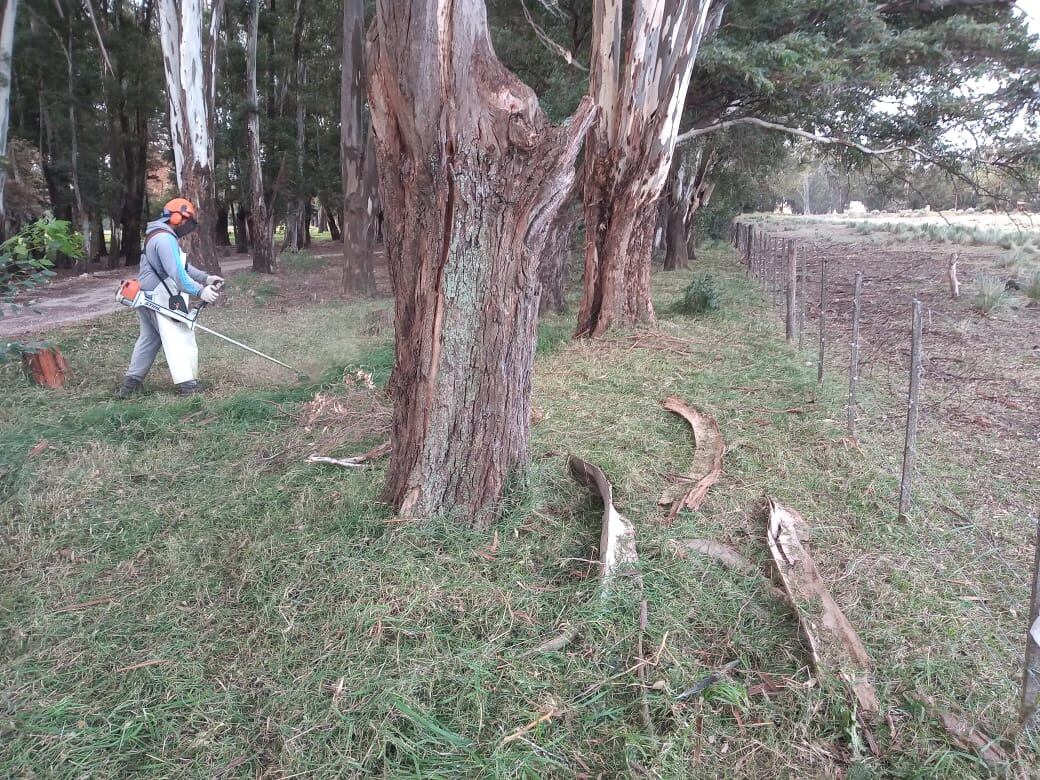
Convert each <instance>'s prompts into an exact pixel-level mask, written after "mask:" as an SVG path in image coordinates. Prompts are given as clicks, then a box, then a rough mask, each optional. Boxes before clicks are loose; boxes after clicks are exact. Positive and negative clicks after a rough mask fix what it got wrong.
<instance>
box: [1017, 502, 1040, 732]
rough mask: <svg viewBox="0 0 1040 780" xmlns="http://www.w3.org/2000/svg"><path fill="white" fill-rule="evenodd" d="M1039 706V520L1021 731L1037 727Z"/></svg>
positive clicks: (1024, 676)
mask: <svg viewBox="0 0 1040 780" xmlns="http://www.w3.org/2000/svg"><path fill="white" fill-rule="evenodd" d="M1038 705H1040V518H1038V522H1037V525H1036V555H1035V556H1034V558H1033V596H1032V598H1031V599H1030V601H1029V628H1028V630H1027V632H1026V665H1025V669H1024V670H1023V672H1022V704H1021V708H1020V709H1019V720H1020V723H1021V726H1022V728H1023V729H1030V728H1032V727H1033V726H1036V725H1037V717H1036V716H1037V708H1038Z"/></svg>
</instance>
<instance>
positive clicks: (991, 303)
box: [971, 274, 1007, 314]
mask: <svg viewBox="0 0 1040 780" xmlns="http://www.w3.org/2000/svg"><path fill="white" fill-rule="evenodd" d="M975 288H976V290H975V295H973V296H972V299H971V307H972V308H973V309H975V311H977V312H978V313H979V314H992V313H993V312H995V311H997V310H998V309H999V308H1000V307H1001V306H1003V305H1004V303H1005V301H1006V300H1007V295H1006V293H1005V289H1004V281H1003V280H1002V279H998V278H997V277H996V276H990V275H989V274H979V275H978V277H977V278H976V279H975Z"/></svg>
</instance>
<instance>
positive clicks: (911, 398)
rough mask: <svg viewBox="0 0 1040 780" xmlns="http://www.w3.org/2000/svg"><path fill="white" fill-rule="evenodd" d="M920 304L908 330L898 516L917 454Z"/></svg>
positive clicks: (903, 507)
mask: <svg viewBox="0 0 1040 780" xmlns="http://www.w3.org/2000/svg"><path fill="white" fill-rule="evenodd" d="M921 330H922V320H921V302H920V301H918V300H916V299H915V300H914V314H913V324H912V327H911V330H910V389H909V391H908V393H907V404H906V442H905V444H904V445H903V477H902V479H901V480H900V482H899V516H900V517H901V518H905V517H906V513H907V512H909V511H910V484H911V482H912V481H913V472H914V455H915V454H917V417H918V414H919V413H920V410H921V404H920V395H921Z"/></svg>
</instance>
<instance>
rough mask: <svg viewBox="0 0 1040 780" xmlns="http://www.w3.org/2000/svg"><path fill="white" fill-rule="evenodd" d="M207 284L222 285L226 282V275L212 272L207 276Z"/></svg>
mask: <svg viewBox="0 0 1040 780" xmlns="http://www.w3.org/2000/svg"><path fill="white" fill-rule="evenodd" d="M206 284H207V285H209V286H211V287H220V285H222V284H224V277H223V276H217V275H215V274H211V275H209V276H207V277H206Z"/></svg>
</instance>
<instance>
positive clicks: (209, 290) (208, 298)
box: [199, 284, 220, 303]
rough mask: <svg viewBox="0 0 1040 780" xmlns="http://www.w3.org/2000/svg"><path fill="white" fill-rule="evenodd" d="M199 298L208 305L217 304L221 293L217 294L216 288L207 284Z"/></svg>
mask: <svg viewBox="0 0 1040 780" xmlns="http://www.w3.org/2000/svg"><path fill="white" fill-rule="evenodd" d="M199 297H200V298H201V299H202V300H203V301H204V302H206V303H216V301H217V298H219V297H220V293H218V292H217V290H216V288H214V287H213V285H211V284H207V285H206V286H205V287H203V288H202V292H200V293H199Z"/></svg>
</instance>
